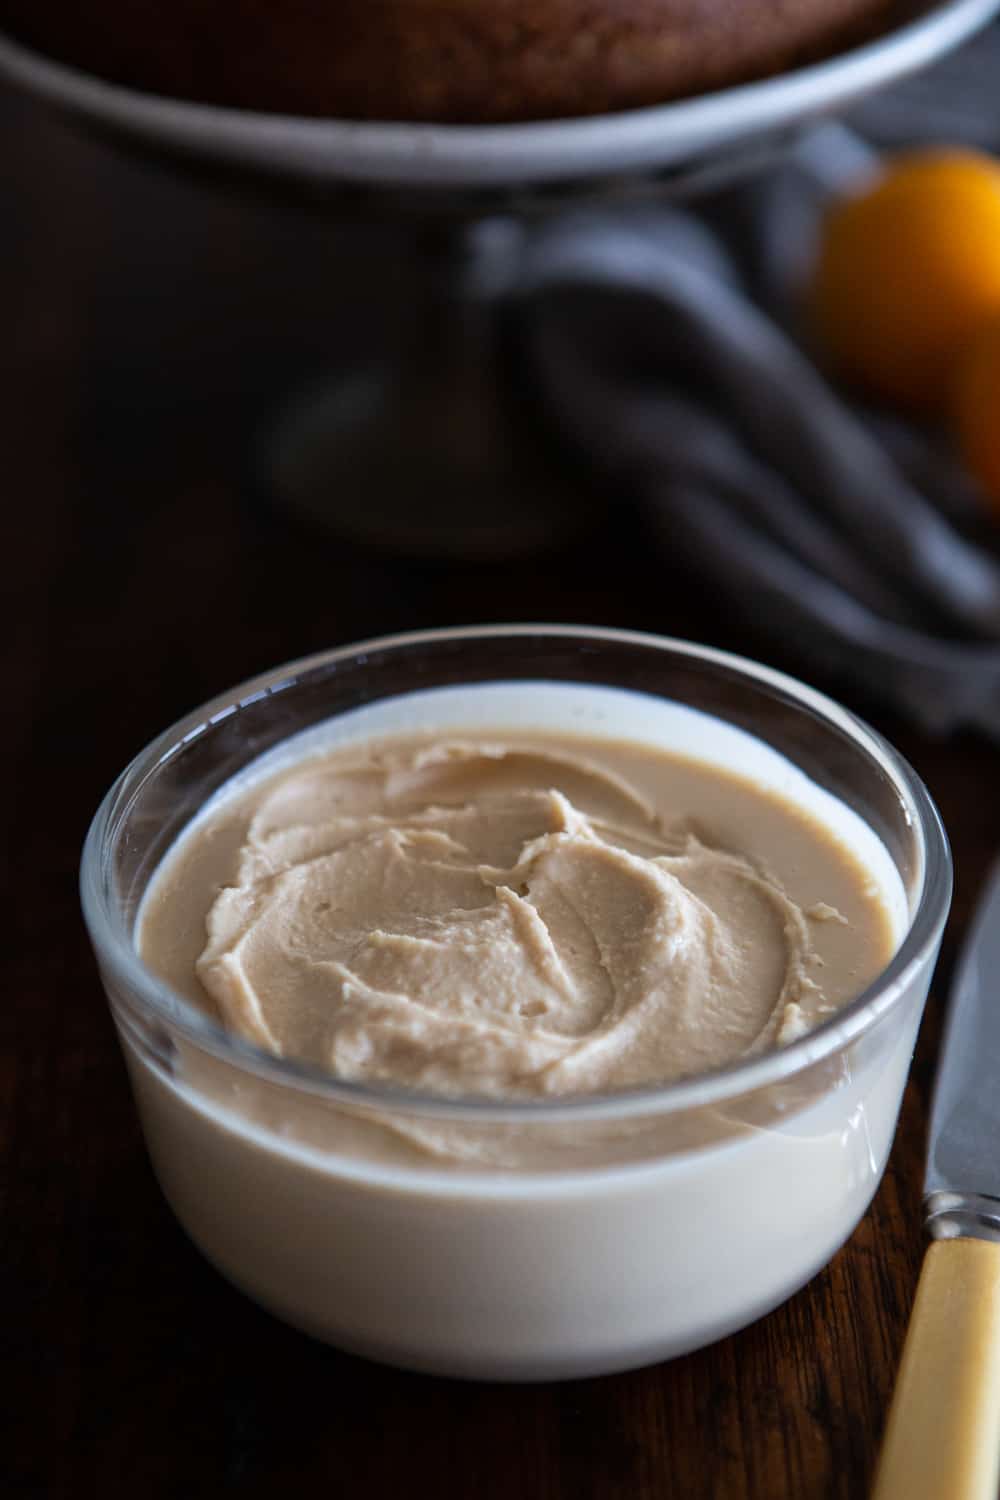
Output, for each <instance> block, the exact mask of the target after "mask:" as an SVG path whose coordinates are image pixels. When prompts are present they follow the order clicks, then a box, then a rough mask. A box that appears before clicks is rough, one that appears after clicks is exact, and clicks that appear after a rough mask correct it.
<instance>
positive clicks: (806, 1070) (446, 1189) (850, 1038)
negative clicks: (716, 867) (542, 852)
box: [81, 625, 951, 1379]
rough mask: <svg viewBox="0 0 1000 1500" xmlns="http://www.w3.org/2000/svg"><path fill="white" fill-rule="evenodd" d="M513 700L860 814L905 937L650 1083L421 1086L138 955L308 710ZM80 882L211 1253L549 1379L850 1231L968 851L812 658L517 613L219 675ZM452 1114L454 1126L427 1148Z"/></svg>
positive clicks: (728, 1309) (342, 728)
mask: <svg viewBox="0 0 1000 1500" xmlns="http://www.w3.org/2000/svg"><path fill="white" fill-rule="evenodd" d="M501 721H502V722H503V723H506V724H508V725H512V724H516V725H517V726H518V727H520V728H538V729H545V728H549V729H552V728H562V729H566V728H567V727H569V728H572V729H574V730H576V731H578V732H579V731H583V732H586V733H587V734H588V735H596V736H604V737H606V738H617V739H622V738H627V739H632V740H637V739H639V740H644V741H646V740H648V741H649V742H650V743H653V744H662V745H671V746H673V747H674V748H679V749H684V751H685V753H689V754H690V753H696V754H697V756H698V758H699V759H703V760H706V761H708V762H714V763H716V764H718V765H719V766H720V767H722V768H723V769H728V770H730V771H731V770H733V769H739V770H740V771H741V772H742V773H743V774H745V775H749V776H751V777H752V779H755V780H760V781H761V782H762V783H765V784H770V785H771V786H772V787H774V788H777V789H780V791H781V793H782V795H784V796H786V797H787V798H788V799H789V800H792V801H799V802H800V803H801V805H802V806H804V807H807V808H808V809H810V810H811V811H812V813H813V814H814V815H816V816H819V817H820V818H821V820H823V821H826V822H827V823H828V824H829V825H830V826H831V827H837V828H839V829H840V830H841V831H842V832H843V830H845V829H847V830H850V831H851V832H850V837H851V838H852V839H853V840H854V842H855V846H856V848H857V849H858V850H859V851H861V853H862V855H863V857H866V858H871V859H872V860H873V861H875V862H876V863H877V862H879V861H881V862H882V864H883V865H884V866H885V869H886V870H888V871H890V872H891V876H892V880H893V881H894V882H895V884H896V886H897V887H898V891H899V901H900V921H899V928H900V934H901V937H900V941H899V944H898V947H897V949H896V952H895V954H894V956H893V958H892V960H891V962H890V963H889V964H888V966H887V968H886V969H885V970H884V971H883V972H882V973H881V975H880V976H879V977H878V979H877V980H876V981H875V982H874V983H873V984H871V985H870V986H869V987H868V988H867V989H866V990H865V991H864V992H863V993H862V994H861V995H859V996H858V997H857V998H856V999H855V1000H854V1001H852V1002H851V1003H849V1004H848V1005H847V1006H845V1007H844V1008H842V1009H841V1010H839V1011H838V1012H837V1013H836V1014H835V1015H834V1016H833V1017H832V1018H830V1019H828V1020H826V1021H825V1022H824V1023H823V1024H821V1025H820V1026H818V1027H817V1028H816V1029H815V1030H813V1031H811V1032H810V1033H808V1034H807V1035H806V1036H804V1037H802V1038H800V1039H799V1040H797V1041H794V1042H792V1043H791V1044H790V1045H788V1046H786V1047H784V1048H782V1049H781V1050H780V1051H777V1052H772V1053H768V1054H766V1055H763V1056H758V1057H754V1058H752V1059H750V1060H748V1061H744V1062H741V1063H738V1064H735V1065H731V1066H728V1067H725V1068H721V1069H719V1070H717V1071H715V1072H713V1073H710V1074H706V1075H701V1076H698V1077H695V1078H690V1079H685V1080H683V1081H680V1082H675V1083H672V1084H669V1085H663V1086H659V1087H645V1088H641V1089H633V1090H629V1091H626V1092H619V1093H616V1094H605V1095H590V1096H575V1097H572V1098H570V1097H566V1096H563V1097H560V1098H554V1099H551V1098H550V1099H544V1100H539V1101H530V1102H524V1101H519V1102H516V1103H515V1102H497V1101H488V1102H487V1101H484V1100H482V1099H447V1100H445V1099H439V1098H432V1097H429V1096H426V1095H423V1096H420V1095H415V1094H412V1093H409V1094H408V1093H406V1092H404V1091H402V1090H394V1089H391V1088H387V1087H386V1088H381V1087H378V1088H377V1087H373V1086H370V1085H365V1084H359V1083H353V1082H347V1081H343V1080H338V1079H335V1078H333V1077H331V1076H329V1075H328V1074H323V1073H320V1072H318V1071H316V1070H314V1069H311V1068H309V1067H307V1066H304V1065H300V1064H296V1063H294V1062H289V1061H286V1060H282V1059H278V1058H275V1057H273V1056H270V1055H267V1054H265V1053H263V1052H260V1051H258V1050H257V1049H255V1048H254V1047H253V1046H251V1045H250V1044H249V1043H247V1042H244V1041H242V1040H240V1039H238V1038H235V1037H233V1036H230V1035H228V1034H227V1033H226V1032H224V1031H223V1030H222V1029H221V1028H220V1027H219V1026H218V1024H217V1023H216V1022H215V1021H214V1020H213V1019H212V1018H211V1017H210V1016H209V1015H208V1014H207V1013H206V1012H203V1011H201V1010H200V1009H198V1008H197V1007H196V1006H195V1005H193V1004H192V1003H191V1002H190V1001H189V1000H187V999H185V998H184V997H183V996H181V995H180V994H178V993H176V992H174V991H173V990H171V988H170V987H169V986H168V985H166V984H165V983H164V982H163V981H161V980H160V979H158V978H157V977H156V976H155V975H154V974H153V973H152V972H151V971H150V970H149V969H148V968H147V967H146V966H145V965H144V964H143V962H142V961H141V960H140V958H139V957H138V954H137V952H136V946H135V941H134V934H135V930H136V920H137V915H138V913H139V910H140V905H141V902H142V899H143V896H144V893H145V891H146V889H147V887H148V885H149V882H150V880H151V878H152V876H153V875H154V873H155V872H156V870H157V868H158V866H159V864H160V862H161V860H162V858H163V856H164V855H165V854H166V852H167V851H168V850H169V849H170V847H171V846H172V845H173V844H174V842H175V840H176V839H177V838H178V836H179V835H180V834H181V833H182V832H183V830H184V829H185V827H186V826H187V825H188V824H189V823H190V822H191V820H192V819H193V818H194V817H195V816H196V815H197V814H198V813H199V812H200V811H202V810H203V809H204V807H205V805H206V803H207V802H208V801H209V799H210V798H212V797H213V796H215V794H216V793H219V792H220V789H222V788H226V787H227V786H228V785H229V784H230V783H232V781H233V778H235V777H239V778H240V782H242V781H245V780H246V779H247V778H248V777H250V776H252V775H254V774H257V773H259V772H260V769H261V767H262V766H264V767H266V766H267V765H268V763H269V762H268V757H269V756H270V757H271V759H272V760H273V759H274V757H275V756H277V755H281V754H282V753H284V754H285V755H287V754H288V749H287V742H288V741H289V740H290V739H291V738H292V737H293V736H301V737H302V738H301V739H300V740H299V741H298V742H297V744H296V752H297V751H298V748H299V747H300V746H301V748H302V749H303V751H304V750H305V749H306V748H307V747H308V746H309V745H310V743H315V741H316V738H317V736H322V737H324V739H327V740H329V739H330V738H331V736H332V737H333V738H334V739H352V738H353V739H358V738H364V737H365V736H367V735H370V734H374V733H381V732H385V731H386V730H387V729H393V730H395V729H398V728H401V727H406V728H408V729H412V728H414V727H420V728H433V727H439V728H441V729H448V730H453V729H454V728H455V726H456V725H465V726H466V727H473V726H475V725H476V724H477V723H478V724H479V725H480V726H484V725H486V724H488V727H489V728H491V729H492V728H496V727H498V724H500V723H501ZM310 734H311V740H310ZM678 737H679V738H678ZM282 747H284V751H283V750H282ZM248 768H250V769H248ZM81 887H82V899H83V908H84V914H85V917H86V921H87V926H88V929H89V932H90V936H91V940H92V942H93V946H94V951H95V954H96V956H97V961H98V964H99V967H100V971H101V976H102V979H103V982H104V986H105V989H106V991H107V995H108V999H109V1001H110V1004H111V1009H112V1014H113V1016H114V1020H115V1023H116V1026H117V1028H118V1032H119V1036H120V1038H121V1042H122V1047H123V1050H124V1054H125V1061H126V1064H127V1067H128V1071H129V1075H130V1078H131V1082H132V1087H133V1091H134V1095H135V1099H136V1104H137V1107H138V1111H139V1115H140V1119H141V1122H142V1126H143V1130H144V1133H145V1137H146V1141H147V1144H148V1147H149V1152H150V1156H151V1158H152V1162H153V1166H154V1168H155V1171H156V1173H157V1176H158V1178H159V1180H160V1183H161V1185H162V1187H163V1190H164V1192H165V1194H166V1196H167V1198H168V1200H169V1201H170V1203H171V1205H172V1206H173V1208H174V1211H175V1212H176V1214H177V1217H178V1219H179V1220H180V1222H181V1223H182V1224H183V1225H184V1227H185V1229H186V1230H187V1232H188V1233H189V1234H190V1236H191V1238H192V1239H193V1240H194V1242H195V1243H196V1244H197V1245H198V1246H199V1247H200V1248H201V1249H202V1251H203V1252H204V1253H205V1255H206V1256H207V1257H208V1258H209V1259H210V1260H211V1261H212V1262H213V1263H214V1264H215V1265H216V1266H217V1267H218V1268H219V1269H220V1270H221V1271H222V1272H223V1273H224V1274H225V1275H226V1276H227V1277H228V1278H229V1279H230V1280H231V1281H232V1282H234V1283H235V1284H236V1285H237V1286H239V1287H241V1288H242V1289H243V1290H244V1291H246V1292H247V1293H249V1294H250V1296H252V1297H253V1298H255V1299H256V1300H257V1301H258V1302H260V1303H261V1304H262V1305H264V1306H265V1307H267V1308H269V1309H270V1310H271V1311H273V1312H274V1313H276V1314H277V1315H278V1316H280V1317H282V1318H284V1319H285V1320H287V1321H288V1322H289V1323H292V1324H294V1325H296V1326H298V1327H300V1328H302V1329H304V1330H306V1331H308V1332H309V1333H311V1334H314V1335H316V1336H318V1337H319V1338H322V1339H325V1340H327V1341H328V1342H330V1343H333V1344H335V1345H338V1346H340V1347H343V1348H346V1349H350V1350H353V1351H356V1352H358V1353H362V1354H365V1355H368V1356H370V1357H373V1358H377V1359H382V1360H385V1361H388V1362H390V1363H393V1364H398V1365H401V1366H405V1367H409V1368H413V1369H421V1370H429V1371H434V1372H437V1373H441V1374H447V1375H453V1376H465V1377H473V1378H493V1379H498V1378H499V1379H549V1378H562V1377H570V1376H582V1375H594V1374H600V1373H605V1372H609V1371H613V1370H621V1369H628V1368H633V1367H636V1366H640V1365H643V1364H648V1363H651V1362H653V1361H656V1360H660V1359H664V1358H668V1357H671V1356H673V1355H677V1354H680V1353H683V1352H685V1351H687V1350H690V1349H693V1348H696V1347H698V1346H701V1345H703V1344H706V1343H709V1342H711V1341H712V1340H714V1339H717V1338H719V1337H721V1336H723V1335H724V1334H726V1333H729V1332H731V1331H733V1330H734V1329H737V1328H739V1327H741V1326H743V1325H745V1324H747V1323H749V1322H751V1321H753V1320H754V1319H756V1318H758V1317H760V1316H761V1315H762V1314H763V1313H765V1312H767V1311H768V1310H770V1309H771V1308H773V1307H775V1306H776V1305H777V1304H779V1303H780V1302H782V1301H783V1300H785V1299H786V1298H787V1297H788V1296H790V1295H791V1294H792V1293H793V1292H794V1291H795V1290H796V1289H797V1288H798V1287H800V1286H802V1285H803V1284H804V1283H805V1282H806V1281H808V1280H809V1279H810V1277H812V1276H813V1275H814V1274H815V1273H816V1272H817V1271H818V1270H819V1269H820V1268H821V1267H822V1266H823V1265H824V1264H825V1263H826V1262H827V1260H829V1258H830V1257H831V1256H832V1255H833V1254H834V1252H835V1251H836V1250H837V1249H838V1248H839V1247H840V1246H841V1245H842V1244H843V1243H844V1241H845V1240H846V1239H847V1238H848V1236H849V1235H850V1234H851V1232H852V1230H853V1229H854V1227H855V1225H856V1224H857V1222H858V1220H859V1219H860V1218H861V1216H862V1214H863V1213H864V1212H865V1209H866V1208H867V1206H868V1204H869V1202H870V1200H871V1198H872V1195H873V1194H874V1192H875V1189H876V1187H877V1186H878V1183H879V1180H880V1177H881V1174H882V1171H883V1169H884V1167H885V1162H886V1158H887V1156H888V1152H889V1149H890V1146H891V1142H892V1137H893V1133H894V1130H895V1125H896V1119H897V1115H898V1111H899V1105H900V1100H901V1097H902V1091H903V1086H904V1083H905V1081H906V1076H907V1071H908V1068H909V1063H910V1058H911V1056H912V1051H913V1045H914V1041H915V1037H916V1033H917V1028H918V1026H919V1022H920V1017H921V1013H922V1010H923V1006H924V1001H925V999H926V995H927V990H928V986H929V982H930V977H931V973H932V969H933V965H934V962H935V958H936V955H937V951H938V946H939V943H940V939H941V933H942V929H943V927H944V922H945V918H946V916H947V912H948V906H949V901H950V896H951V861H950V856H949V852H948V846H947V841H946V838H945V835H944V831H943V829H942V827H941V823H940V819H939V817H938V814H937V812H936V810H935V808H934V806H933V803H932V802H931V800H930V798H929V796H928V794H927V792H926V790H925V788H924V787H923V785H922V783H921V782H920V781H919V779H918V778H917V777H916V776H915V774H914V773H913V771H912V770H911V768H910V767H909V766H908V765H907V764H906V762H905V761H904V760H902V759H901V757H900V756H899V755H898V754H897V753H896V752H895V751H894V750H893V749H892V748H891V747H890V746H889V745H888V744H886V742H885V741H884V740H883V739H881V738H880V737H879V736H878V735H877V734H875V733H874V732H873V731H872V730H871V729H870V728H868V727H867V726H866V725H865V724H863V723H862V722H861V721H860V720H859V719H857V718H855V717H854V716H853V715H852V714H850V713H848V712H847V711H845V710H844V709H842V708H840V707H838V705H837V704H835V703H833V702H831V701H830V700H829V699H827V698H824V697H823V696H821V695H820V694H818V693H816V692H814V691H813V690H811V689H810V688H808V687H805V686H803V685H802V684H800V683H798V682H795V681H793V680H792V679H790V678H788V677H785V676H782V675H781V674H779V673H777V672H773V671H771V670H769V669H768V668H766V667H763V666H760V665H756V664H754V663H751V662H747V661H743V660H740V659H739V658H736V657H734V656H730V655H727V654H724V653H722V652H718V651H713V650H709V649H706V648H703V647H700V646H696V645H691V644H688V643H685V642H681V641H676V640H667V639H661V638H657V637H653V636H644V635H638V634H634V633H630V632H624V631H615V630H600V629H589V628H582V627H569V626H567V627H556V626H531V625H522V626H496V627H481V628H474V629H461V630H458V629H456V630H447V631H440V632H430V633H423V634H414V635H407V636H399V637H395V638H388V639H383V640H376V641H370V642H367V643H365V644H363V645H359V646H351V647H346V648H343V649H339V650H334V651H328V652H324V653H323V654H321V655H318V656H314V657H311V658H309V659H308V660H305V661H301V662H297V663H294V664H292V665H290V666H286V667H282V668H279V669H278V670H277V671H275V672H272V673H269V674H267V675H266V676H263V677H260V678H257V679H255V680H254V681H252V682H249V683H245V684H243V685H242V686H240V687H238V688H236V689H235V690H234V691H233V692H232V693H228V694H226V695H224V696H223V697H221V698H218V699H216V700H215V701H213V702H211V703H209V704H207V705H206V706H205V707H204V708H201V709H199V710H197V711H196V712H195V713H193V714H191V715H189V716H188V717H187V718H186V719H184V720H182V721H181V722H180V723H179V724H176V725H175V726H174V727H173V728H172V729H169V730H168V731H167V732H166V733H165V734H163V735H162V736H161V737H160V738H159V739H157V740H156V741H154V743H153V744H152V745H150V746H149V747H148V748H147V749H146V750H144V751H143V752H142V753H141V754H140V755H138V756H137V757H136V759H135V760H134V761H133V762H132V763H131V765H129V766H128V767H127V769H126V770H125V771H124V772H123V773H122V775H121V776H120V777H119V779H118V780H117V781H116V782H115V784H114V786H113V787H112V788H111V790H110V791H109V793H108V795H107V796H106V798H105V799H104V802H103V803H102V805H101V807H100V809H99V810H98V812H97V814H96V816H95V818H94V821H93V824H92V825H91V828H90V832H89V834H88V837H87V841H86V846H85V849H84V854H83V864H82V871H81ZM442 1131H447V1132H448V1133H449V1138H450V1139H453V1140H455V1141H459V1142H461V1150H459V1151H457V1152H456V1153H455V1154H454V1156H453V1157H449V1158H447V1159H439V1158H437V1157H435V1156H433V1155H427V1154H425V1153H424V1152H422V1150H421V1149H420V1142H421V1140H422V1139H425V1138H428V1137H429V1136H433V1135H434V1134H435V1133H440V1132H442Z"/></svg>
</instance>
